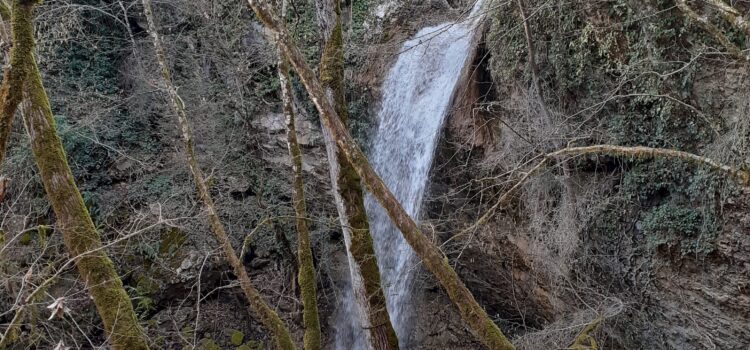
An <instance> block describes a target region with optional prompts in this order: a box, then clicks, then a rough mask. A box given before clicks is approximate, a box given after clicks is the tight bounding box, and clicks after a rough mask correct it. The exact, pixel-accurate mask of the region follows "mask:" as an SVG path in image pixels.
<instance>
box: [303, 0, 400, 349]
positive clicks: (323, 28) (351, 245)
mask: <svg viewBox="0 0 750 350" xmlns="http://www.w3.org/2000/svg"><path fill="white" fill-rule="evenodd" d="M315 3H316V9H317V17H318V24H319V28H320V33H321V43H322V48H323V50H322V56H321V58H320V69H319V70H320V82H321V83H322V85H323V89H325V96H326V97H327V99H328V101H329V102H330V103H331V104H332V105H333V106H334V108H335V110H336V113H337V114H338V118H339V120H341V122H342V123H343V125H346V122H347V118H348V108H347V104H346V97H345V91H344V87H345V84H344V47H343V34H342V24H341V2H340V0H316V2H315ZM323 138H324V140H325V145H326V151H327V153H328V164H329V169H330V175H331V184H332V188H333V195H334V199H335V201H336V208H337V209H338V214H339V219H340V221H341V228H342V231H343V235H344V242H345V245H346V249H347V257H348V261H349V271H350V273H351V281H352V289H353V291H354V295H355V298H356V301H357V305H358V306H359V310H360V317H361V319H360V324H361V326H362V329H363V330H364V334H365V336H366V337H367V340H368V342H369V343H370V344H371V345H372V347H373V348H374V349H376V350H382V349H398V338H396V332H395V331H394V330H393V326H392V325H391V320H390V317H389V315H388V309H387V308H386V301H385V293H384V292H383V288H382V287H381V285H380V271H379V269H378V263H377V258H376V256H375V250H374V248H373V241H372V236H371V235H370V225H369V222H368V219H367V213H366V212H365V203H364V191H363V189H362V185H361V180H360V177H359V175H358V174H357V172H356V171H355V170H354V168H353V167H352V164H351V163H350V162H349V160H348V159H347V158H346V156H345V155H344V154H343V153H342V151H341V150H340V149H339V148H338V146H337V145H336V141H335V140H334V138H333V137H332V135H331V133H330V131H329V130H327V129H325V128H324V129H323Z"/></svg>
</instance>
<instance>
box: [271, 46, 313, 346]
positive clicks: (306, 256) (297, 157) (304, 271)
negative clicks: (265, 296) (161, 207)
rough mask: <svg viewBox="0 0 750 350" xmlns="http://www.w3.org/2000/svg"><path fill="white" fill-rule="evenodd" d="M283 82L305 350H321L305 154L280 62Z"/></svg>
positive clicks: (284, 65) (284, 64) (285, 67)
mask: <svg viewBox="0 0 750 350" xmlns="http://www.w3.org/2000/svg"><path fill="white" fill-rule="evenodd" d="M278 69H279V79H280V80H281V95H282V101H283V104H284V116H285V117H286V140H287V148H288V149H289V157H291V160H292V206H293V207H294V214H295V215H296V217H297V218H296V219H295V225H296V227H297V260H298V266H299V272H298V274H297V282H298V283H299V287H300V295H301V297H302V323H303V325H304V328H305V335H304V346H305V350H319V349H320V348H321V344H320V319H319V318H318V302H317V290H316V289H317V288H316V282H315V266H314V265H313V256H312V249H311V248H310V230H309V229H308V226H307V206H306V205H305V190H304V181H303V179H302V152H301V151H300V148H299V143H298V142H297V129H296V127H295V125H294V104H293V102H292V85H291V82H290V81H289V63H288V62H286V60H284V59H279V68H278Z"/></svg>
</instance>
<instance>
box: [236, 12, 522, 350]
mask: <svg viewBox="0 0 750 350" xmlns="http://www.w3.org/2000/svg"><path fill="white" fill-rule="evenodd" d="M248 4H249V5H250V7H251V8H252V9H253V11H254V12H255V14H256V16H257V17H258V18H259V19H260V20H261V21H262V22H263V23H264V25H265V26H266V27H267V28H268V29H269V30H270V31H271V32H272V33H273V35H274V37H275V38H276V41H277V44H278V46H279V47H280V49H281V51H282V52H283V54H284V56H285V57H286V58H287V59H288V60H289V63H290V64H291V66H292V67H293V68H294V70H295V71H296V72H297V74H298V75H299V77H300V80H301V81H302V83H303V84H304V85H305V88H306V89H307V92H308V94H309V95H310V98H311V100H312V101H313V103H314V104H315V107H316V108H317V110H318V112H319V113H320V117H321V122H322V124H323V127H324V128H325V129H327V130H328V131H329V132H330V133H331V136H332V138H333V140H335V141H336V145H337V146H338V147H339V148H338V149H339V150H340V151H341V154H342V155H344V156H345V157H346V158H347V159H348V160H349V162H350V164H351V165H352V167H353V168H354V170H355V171H356V172H357V174H358V175H359V176H360V177H361V179H362V181H363V182H364V184H365V185H366V186H367V188H368V189H369V190H370V192H371V193H372V195H373V197H375V198H376V199H377V201H378V202H379V203H380V205H381V206H382V207H383V208H384V209H385V210H386V212H387V213H388V216H389V217H390V218H391V220H392V221H393V223H394V224H395V225H396V227H398V229H399V230H400V231H401V233H402V234H403V236H404V239H405V240H406V241H407V242H408V243H409V245H410V246H411V247H412V249H414V252H415V253H416V254H417V256H419V258H420V259H421V260H422V262H423V263H424V265H425V267H426V268H427V270H429V271H430V272H431V273H432V274H433V275H434V276H435V278H436V279H437V280H438V282H440V284H441V285H442V286H443V288H444V289H445V291H446V292H447V294H448V297H449V298H450V300H451V301H452V302H453V303H454V305H456V307H457V308H458V310H459V313H460V314H461V317H462V319H463V320H464V322H465V323H466V325H467V326H468V327H469V329H471V331H472V332H473V333H474V334H475V335H476V336H477V338H479V340H480V341H482V343H484V344H485V346H487V347H488V348H490V349H493V350H494V349H501V350H511V349H514V347H513V345H512V344H511V343H510V342H509V341H508V339H507V338H506V337H505V336H504V335H503V333H502V332H501V331H500V329H499V328H498V327H497V325H496V324H495V323H494V322H492V320H491V319H490V318H489V316H488V315H487V313H486V312H485V311H484V309H482V307H481V306H480V305H479V303H477V301H476V299H474V296H473V295H472V294H471V292H470V291H469V290H468V289H467V288H466V286H465V285H464V283H463V282H462V281H461V279H460V278H459V277H458V275H457V274H456V271H455V270H453V268H452V267H451V266H450V264H449V263H448V259H447V258H446V257H445V256H444V255H443V253H442V252H441V251H440V249H439V248H438V246H437V245H436V244H435V243H433V242H432V241H430V240H429V239H428V238H427V237H426V236H425V235H424V234H423V233H422V232H421V230H420V229H419V227H418V226H417V224H416V222H414V220H413V219H412V218H411V217H409V214H407V213H406V211H405V210H404V208H403V207H402V206H401V204H400V203H399V202H398V200H397V199H396V197H395V196H394V195H393V193H391V192H390V190H388V188H387V187H386V186H385V184H384V183H383V181H382V180H381V179H380V177H379V176H378V175H377V173H375V170H374V169H373V168H372V166H371V165H370V163H369V162H368V161H367V158H366V157H365V155H364V154H363V153H362V151H361V150H360V149H359V147H358V146H357V144H356V143H355V142H354V139H353V138H352V136H351V134H349V131H348V130H347V128H346V126H345V125H344V123H343V121H342V120H340V119H339V117H338V113H337V112H336V109H335V108H334V106H333V104H332V103H331V102H330V100H329V99H328V98H327V96H326V93H325V89H324V88H323V85H322V84H321V82H320V81H319V80H318V79H317V78H316V76H315V73H313V71H312V69H310V67H309V66H308V65H307V63H306V62H305V59H304V56H302V53H301V52H300V50H299V48H298V47H297V46H296V44H295V43H294V40H292V39H291V36H290V35H289V32H288V30H287V29H286V27H285V26H284V25H283V24H282V23H281V22H279V21H278V19H277V18H276V17H275V16H274V15H273V13H272V12H271V11H270V10H269V9H268V8H266V7H265V6H264V5H261V3H260V2H259V1H258V0H248Z"/></svg>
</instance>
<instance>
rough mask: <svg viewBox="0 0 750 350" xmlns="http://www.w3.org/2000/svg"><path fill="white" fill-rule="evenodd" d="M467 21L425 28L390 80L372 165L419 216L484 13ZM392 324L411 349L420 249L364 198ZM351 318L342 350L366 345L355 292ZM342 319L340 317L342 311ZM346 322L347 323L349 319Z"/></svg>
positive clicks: (340, 331)
mask: <svg viewBox="0 0 750 350" xmlns="http://www.w3.org/2000/svg"><path fill="white" fill-rule="evenodd" d="M481 2H482V0H478V1H477V3H475V5H474V8H473V10H472V12H471V14H470V15H469V17H468V19H464V20H463V21H460V22H449V23H444V24H441V25H437V26H433V27H427V28H424V29H422V30H420V31H419V32H418V33H417V34H416V35H415V36H414V38H413V39H411V40H409V41H407V42H406V43H404V45H403V48H402V50H401V53H400V54H399V56H398V59H397V60H396V64H395V65H394V66H393V68H391V70H390V71H389V73H388V76H387V78H386V79H385V82H384V83H383V88H382V91H383V99H382V106H381V110H380V112H379V115H378V116H379V122H380V123H379V126H378V130H377V132H376V134H375V137H374V141H373V144H372V148H371V154H370V162H371V163H372V165H373V167H374V168H375V170H376V171H377V172H378V175H380V177H381V178H382V179H383V181H384V182H385V184H386V185H387V186H388V188H389V189H390V190H391V191H392V192H393V194H394V195H395V196H396V198H397V199H398V200H399V201H400V202H401V205H402V206H403V207H404V209H405V210H406V212H407V213H409V215H410V216H411V217H412V218H414V219H415V220H416V219H419V211H420V208H421V205H422V197H423V196H424V191H425V188H426V186H427V182H428V178H427V177H428V173H429V170H430V167H431V166H432V159H433V156H434V153H435V148H436V145H437V140H438V138H439V135H440V131H441V129H442V126H443V121H444V119H445V116H446V114H447V112H448V109H449V108H450V103H451V99H452V96H453V93H454V91H455V89H456V84H457V82H458V80H459V78H460V76H461V72H462V70H463V69H464V67H465V66H466V64H467V62H466V61H467V57H469V54H470V52H471V51H472V50H471V49H472V48H471V46H472V44H473V41H474V29H475V27H476V24H477V22H478V17H480V16H477V15H476V14H477V12H478V11H479V9H480V8H481ZM365 202H366V203H365V204H366V208H367V214H368V217H369V220H370V229H371V232H372V236H373V240H374V242H375V252H376V254H377V258H378V265H379V266H380V273H381V279H382V282H383V286H384V288H385V292H386V302H387V306H388V312H389V314H390V316H391V322H392V323H393V327H394V329H395V330H396V333H397V335H398V338H399V343H400V344H401V346H402V348H408V347H409V345H408V344H409V334H410V330H411V329H410V326H411V325H412V324H413V322H411V319H412V314H413V313H412V311H413V310H411V307H410V305H411V302H410V298H411V289H412V288H411V283H412V275H413V271H414V267H415V266H414V265H415V264H414V263H415V261H416V260H415V259H414V252H413V251H412V249H411V247H410V246H409V245H408V244H407V243H406V241H405V240H404V239H403V237H402V236H401V233H400V232H399V231H398V229H396V228H395V227H394V226H393V224H392V223H391V221H390V219H389V218H388V215H387V214H386V213H385V211H384V210H383V209H382V208H381V207H380V205H379V204H378V203H377V202H376V201H375V200H374V199H373V198H372V197H371V196H369V195H368V196H367V198H366V200H365ZM347 292H348V295H347V294H345V296H344V305H343V307H342V309H343V310H341V311H344V312H345V313H346V314H347V315H348V316H345V317H339V318H338V320H337V323H338V324H337V342H336V347H337V349H340V350H343V349H355V350H359V349H366V348H367V344H365V342H364V337H363V336H362V330H361V327H360V325H359V324H358V319H359V318H358V317H357V314H356V312H358V310H355V309H356V306H355V303H354V300H353V297H352V293H351V292H350V291H347ZM340 316H341V314H340ZM342 323H343V324H342Z"/></svg>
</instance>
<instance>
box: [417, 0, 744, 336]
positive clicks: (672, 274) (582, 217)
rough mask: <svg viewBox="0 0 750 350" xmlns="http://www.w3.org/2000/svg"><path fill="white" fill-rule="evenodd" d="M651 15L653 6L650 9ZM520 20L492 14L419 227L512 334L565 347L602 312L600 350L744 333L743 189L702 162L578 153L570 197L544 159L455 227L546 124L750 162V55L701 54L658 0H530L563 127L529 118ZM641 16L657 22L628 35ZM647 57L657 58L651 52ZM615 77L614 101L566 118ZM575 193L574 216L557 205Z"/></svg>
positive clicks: (686, 25)
mask: <svg viewBox="0 0 750 350" xmlns="http://www.w3.org/2000/svg"><path fill="white" fill-rule="evenodd" d="M527 5H528V6H529V7H530V8H535V6H538V5H541V2H535V1H530V2H528V4H527ZM647 12H648V13H657V15H655V16H653V17H650V18H649V19H643V18H644V17H643V16H645V14H646V13H647ZM520 23H521V22H520V17H519V14H518V12H517V9H516V8H515V7H514V6H505V7H502V8H500V9H498V10H497V12H496V13H494V16H493V22H492V24H491V25H490V26H489V27H488V28H487V36H486V41H485V44H484V47H483V48H480V51H479V52H478V53H477V57H478V58H477V60H476V62H477V69H476V71H475V76H474V78H472V79H469V80H468V81H467V83H466V85H465V92H466V93H465V94H464V99H463V100H462V99H461V98H459V99H457V100H456V104H455V106H454V113H453V114H452V116H451V117H450V119H449V120H448V121H447V124H446V128H445V130H444V132H443V136H442V141H441V144H440V146H439V154H438V157H437V158H436V161H435V164H434V166H433V170H432V174H433V175H432V178H431V180H432V185H431V187H430V190H429V195H428V197H429V200H428V203H426V208H425V210H426V216H427V217H428V218H430V219H432V220H427V222H426V223H425V225H427V226H428V227H430V229H432V232H435V237H436V239H437V240H438V241H443V242H446V243H445V244H444V246H443V249H444V251H446V253H447V254H448V255H449V257H450V258H451V261H452V262H453V263H454V264H455V266H457V267H458V269H459V273H460V274H461V276H462V277H463V278H464V280H465V281H466V283H467V285H468V286H469V288H470V289H471V290H472V291H473V292H474V293H475V295H476V296H477V298H478V299H479V300H480V301H481V302H482V303H483V305H484V306H485V307H486V308H487V310H488V311H489V312H490V313H491V314H495V315H497V317H498V319H499V320H500V323H501V324H502V325H504V327H505V328H506V329H507V330H508V331H509V332H510V333H511V334H513V335H514V336H515V337H516V340H515V343H516V345H517V346H518V347H519V348H524V349H541V348H560V347H562V348H564V347H567V346H568V345H570V342H571V341H572V338H573V337H574V336H575V334H576V333H577V332H578V331H579V330H580V329H582V328H583V326H584V325H585V324H586V323H588V322H591V321H593V320H594V319H595V318H596V317H597V315H604V316H605V319H604V321H603V322H602V324H601V325H600V326H599V328H598V330H597V331H596V332H595V333H594V336H595V338H596V340H597V342H598V343H599V345H600V346H601V347H602V348H608V349H630V348H649V349H704V348H718V349H743V348H745V347H746V346H747V344H748V343H750V326H748V324H749V323H748V321H749V320H748V318H749V317H750V316H749V315H748V313H747V310H749V309H748V302H749V301H750V290H748V288H747V285H748V283H750V276H748V274H749V272H748V269H747V267H748V263H747V261H748V259H749V258H750V247H749V246H748V242H750V241H749V238H748V236H747V233H748V232H750V228H749V227H748V225H749V224H750V219H749V218H750V217H749V216H748V214H747V210H748V207H747V205H746V203H748V199H750V196H748V193H747V191H746V190H743V189H741V188H738V187H736V186H735V185H734V184H733V183H731V181H726V180H725V179H722V178H720V177H717V176H715V175H714V174H711V173H709V172H707V171H705V170H704V169H700V168H697V169H696V168H694V167H692V166H687V165H685V164H681V163H679V162H669V161H646V162H638V161H633V160H629V159H614V158H609V157H588V158H585V159H578V160H576V161H575V162H571V163H570V164H571V167H572V169H573V172H572V173H571V177H572V178H573V180H574V181H573V183H574V189H575V197H576V198H575V200H574V201H571V199H570V198H566V195H565V191H564V188H565V187H564V182H563V181H562V179H563V173H562V170H561V169H559V168H557V167H553V168H551V169H550V170H549V171H544V172H542V173H540V174H539V175H537V176H535V177H534V178H533V179H532V180H530V181H529V182H528V183H527V185H526V186H524V188H523V190H522V191H521V192H519V193H518V195H517V196H515V199H514V201H512V202H511V203H510V205H509V206H508V207H507V208H505V210H502V211H500V212H499V213H498V214H497V215H495V217H494V219H493V220H491V221H490V222H489V223H488V224H486V225H484V226H483V227H481V228H480V229H478V230H476V231H474V232H473V234H472V235H468V236H465V237H463V238H461V239H455V240H451V239H450V238H451V236H452V234H454V233H455V232H458V231H460V230H461V229H462V228H464V227H468V226H469V225H471V224H472V223H473V222H474V221H475V220H476V219H477V218H478V217H479V216H481V214H483V213H484V211H485V210H486V209H487V208H488V207H489V206H490V205H492V204H494V200H495V199H496V198H497V196H499V195H500V194H502V193H504V191H505V190H507V189H508V187H509V186H510V184H512V183H513V182H514V181H516V180H517V179H518V177H519V176H520V175H517V174H518V173H519V171H521V172H522V171H524V169H528V168H523V167H521V166H520V165H521V163H522V161H523V160H524V159H528V158H524V157H528V154H535V149H534V148H535V147H542V148H546V147H553V146H552V145H547V146H545V144H544V142H545V140H548V139H549V138H550V137H560V138H563V139H565V140H574V142H576V143H577V144H591V143H615V144H622V145H639V144H643V145H649V146H656V147H668V148H677V149H682V150H688V151H692V152H695V153H698V154H704V155H708V156H711V157H716V158H718V159H722V160H723V161H726V162H729V163H731V164H738V163H739V164H742V163H743V162H744V161H745V160H746V154H747V151H748V150H747V148H746V147H745V146H744V145H745V142H744V141H742V139H743V138H746V137H747V134H746V133H745V132H746V130H747V129H746V127H745V126H744V125H745V123H744V122H742V119H743V116H745V115H746V112H747V111H748V108H750V106H748V103H749V102H748V91H747V89H746V86H747V83H748V81H750V75H749V74H748V70H747V68H746V67H745V66H743V64H742V63H737V62H735V61H733V60H732V59H727V58H724V57H705V58H704V57H702V56H700V55H701V54H700V52H701V50H703V47H704V46H711V45H714V43H713V42H711V39H710V38H708V37H706V36H705V35H704V34H703V33H702V32H701V29H700V28H697V27H695V26H692V25H691V24H690V22H689V21H687V20H685V19H684V17H683V15H682V14H681V13H680V12H679V11H676V10H675V9H674V8H672V7H671V6H670V4H668V2H662V1H613V2H608V3H601V4H596V5H593V4H584V3H576V4H565V5H559V6H557V5H556V6H553V7H551V8H544V7H541V8H540V9H539V13H538V14H537V15H536V16H535V17H534V18H533V20H530V23H531V28H532V32H533V33H534V35H535V37H536V38H537V45H538V47H537V52H538V54H537V57H536V61H537V62H538V64H539V69H540V76H541V79H542V87H543V90H544V91H543V93H544V94H545V95H544V96H545V102H546V103H547V104H548V106H549V107H548V108H550V110H552V113H553V115H554V118H555V125H556V129H557V130H555V131H549V130H544V129H539V127H538V125H534V124H533V123H534V122H533V121H534V118H535V117H538V115H536V114H535V113H534V106H533V104H530V102H529V96H530V95H531V96H533V92H531V91H530V88H529V86H530V84H531V82H530V73H529V70H528V66H527V57H526V56H525V55H526V54H525V52H526V43H525V40H524V38H523V30H522V27H521V24H520ZM644 25H649V26H651V27H650V28H652V30H650V31H642V32H638V31H637V27H638V28H640V27H642V26H644ZM672 33H680V34H679V37H675V38H673V39H670V40H677V42H679V43H680V45H681V46H680V49H679V50H675V49H673V48H672V49H670V47H671V46H670V45H672V44H673V43H674V42H675V41H668V40H666V39H667V38H668V37H669V36H670V35H672ZM645 43H648V44H645ZM608 50H609V51H608ZM648 55H651V57H652V60H653V61H655V62H654V63H651V64H645V63H644V61H643V57H644V56H648ZM696 55H698V57H696ZM691 59H693V60H695V62H697V63H696V64H695V65H691V64H683V65H684V67H683V68H682V70H680V71H677V72H676V73H674V74H672V75H669V76H664V77H662V79H661V80H653V79H651V78H650V77H648V75H649V73H644V72H648V71H650V70H653V71H656V72H660V74H663V73H669V72H673V71H675V70H678V69H680V67H681V66H682V65H672V64H669V63H667V62H669V61H670V60H679V61H680V62H690V60H691ZM644 65H645V66H644ZM634 71H635V72H634ZM623 80H624V81H627V82H626V83H624V85H619V86H618V84H621V81H623ZM612 89H616V90H615V93H614V94H615V95H616V96H617V97H615V98H614V100H613V101H612V102H611V103H604V104H601V105H598V106H597V110H596V111H595V112H592V113H589V112H586V113H582V114H583V115H576V113H577V112H579V111H580V110H583V109H585V108H586V107H587V106H591V105H596V104H597V103H600V102H601V101H603V100H606V98H607V97H606V96H607V94H610V96H611V94H612ZM628 95H636V96H635V97H633V96H628ZM654 95H661V96H665V95H667V96H670V97H673V98H674V99H676V100H679V102H675V101H673V100H672V101H669V100H667V101H665V100H664V98H663V97H662V98H659V97H653V96H654ZM622 96H625V97H622ZM675 96H676V97H675ZM686 105H689V106H691V107H692V108H687V109H686ZM696 111H698V112H696ZM560 130H562V131H560ZM717 134H718V135H717ZM738 134H739V135H738ZM529 144H532V145H529ZM724 148H732V150H731V152H732V153H731V154H728V153H726V152H724V150H723V149H724ZM546 149H548V150H549V148H546ZM571 206H572V207H573V208H574V214H570V213H568V214H566V212H565V210H566V207H571ZM571 218H574V219H575V220H571Z"/></svg>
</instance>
